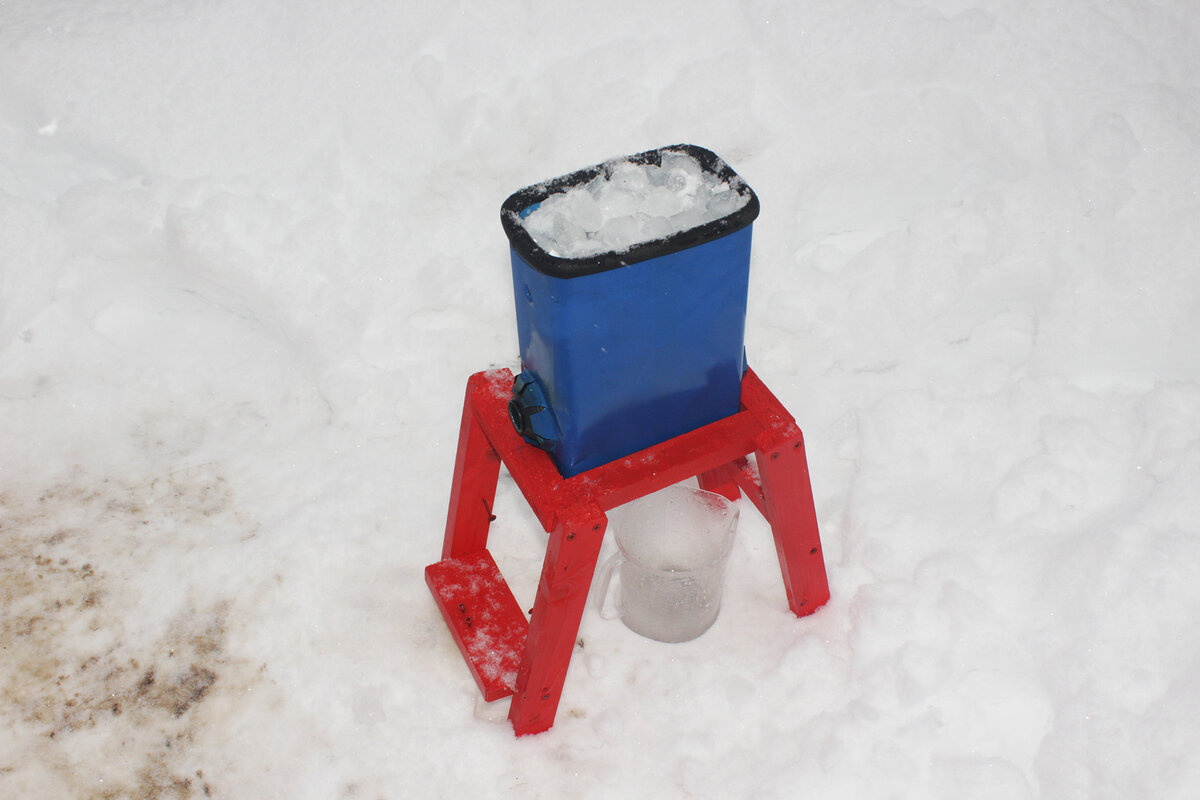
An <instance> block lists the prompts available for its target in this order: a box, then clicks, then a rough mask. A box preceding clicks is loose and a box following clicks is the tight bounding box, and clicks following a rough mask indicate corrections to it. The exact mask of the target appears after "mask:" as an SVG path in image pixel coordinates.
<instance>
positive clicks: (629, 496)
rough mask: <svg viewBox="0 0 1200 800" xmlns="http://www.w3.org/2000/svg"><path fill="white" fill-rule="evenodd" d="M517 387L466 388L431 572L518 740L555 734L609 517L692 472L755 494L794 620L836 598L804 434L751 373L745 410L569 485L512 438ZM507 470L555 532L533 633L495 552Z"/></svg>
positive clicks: (502, 383)
mask: <svg viewBox="0 0 1200 800" xmlns="http://www.w3.org/2000/svg"><path fill="white" fill-rule="evenodd" d="M512 382H513V376H512V373H511V372H509V371H508V370H492V371H488V372H480V373H476V374H475V375H472V376H471V378H470V380H469V381H468V382H467V397H466V402H465V403H464V405H463V418H462V427H461V430H460V431H459V440H458V454H457V457H456V461H455V466H454V481H453V484H452V486H451V491H450V513H449V515H448V518H447V521H446V534H445V539H444V542H443V546H442V559H441V561H439V562H437V563H436V564H432V565H430V566H429V567H428V568H427V569H426V571H425V574H426V582H427V583H428V584H429V588H430V590H431V591H432V592H433V596H434V599H435V600H436V602H437V604H438V608H439V609H441V612H442V616H443V617H444V618H445V619H446V623H447V625H449V627H450V631H451V633H452V634H453V636H454V640H455V642H456V643H457V644H458V646H459V649H460V650H461V651H462V654H463V657H464V659H465V660H466V662H467V665H468V667H469V668H470V670H471V674H472V675H473V676H474V677H475V681H476V683H477V684H478V685H479V690H480V692H482V694H483V696H484V699H485V700H488V701H491V700H495V699H498V698H500V697H505V696H507V695H508V694H512V695H513V702H512V706H511V708H510V710H509V720H510V722H511V723H512V726H513V730H514V731H515V732H516V733H517V734H518V735H521V734H527V733H538V732H540V731H544V730H546V729H548V728H549V727H550V726H552V725H553V724H554V715H555V712H556V711H557V708H558V701H559V699H560V697H561V695H562V687H563V682H564V681H565V679H566V674H567V667H568V666H569V664H570V660H571V653H572V651H573V649H574V646H575V640H576V636H577V634H578V631H579V622H580V619H581V618H582V615H583V609H584V606H585V605H586V604H587V596H588V591H589V589H590V587H591V581H592V575H593V573H594V571H595V568H596V559H597V558H598V556H599V554H600V544H601V542H602V541H603V538H604V529H605V527H606V525H607V522H608V521H607V518H606V516H605V514H604V512H605V511H608V510H610V509H613V508H616V507H617V506H619V505H622V504H624V503H628V502H630V501H631V500H636V499H637V498H639V497H642V496H644V495H647V494H650V493H651V492H655V491H658V490H659V489H664V488H666V487H668V486H671V485H673V484H676V483H678V482H680V481H682V480H686V479H688V478H691V477H693V476H697V477H698V480H699V483H700V486H701V487H702V488H704V489H707V490H709V491H713V492H719V493H720V494H722V495H724V496H726V497H728V498H730V499H731V500H733V499H737V498H738V496H739V495H740V493H741V492H745V494H746V496H747V497H748V498H749V499H750V500H751V502H753V504H754V505H755V507H756V508H758V510H759V511H760V512H761V513H762V514H763V516H764V517H766V519H767V521H768V522H769V523H770V525H771V531H772V534H773V536H774V539H775V548H776V553H777V555H778V556H779V565H780V570H781V573H782V576H783V582H784V588H785V590H786V592H787V598H788V605H789V607H790V608H791V610H792V611H793V612H794V613H795V614H796V615H797V616H803V615H805V614H811V613H812V612H813V611H815V610H816V609H817V608H819V607H820V606H821V605H822V604H824V603H825V601H827V600H828V599H829V584H828V581H827V578H826V574H825V562H824V559H823V558H822V555H821V540H820V535H819V532H818V530H817V519H816V511H815V509H814V507H813V499H812V488H811V486H810V484H809V477H808V464H807V460H806V458H805V454H804V437H803V434H802V433H801V432H800V429H799V428H798V427H797V426H796V423H795V420H793V419H792V417H791V415H790V414H788V412H787V410H786V409H785V408H784V407H783V406H782V405H781V404H780V403H779V401H778V400H777V399H775V396H774V395H772V394H771V392H770V391H769V390H768V389H767V387H766V386H765V385H763V383H762V382H761V381H760V380H759V379H758V377H757V376H756V375H755V374H754V373H753V372H752V371H747V372H746V375H745V377H744V378H743V381H742V407H741V410H740V411H739V412H738V413H737V414H733V415H731V416H729V417H726V418H724V419H721V420H718V421H716V422H714V423H712V424H710V425H705V426H704V427H702V428H698V429H696V430H694V431H691V432H689V433H685V434H683V435H682V436H677V437H675V438H674V439H669V440H667V441H665V442H662V443H660V444H658V445H655V446H654V447H650V448H647V449H646V450H642V451H640V452H637V453H634V454H632V455H630V456H628V457H626V458H622V459H618V460H616V461H612V462H609V463H608V464H604V465H601V466H599V467H596V468H595V469H592V470H588V471H587V472H584V473H581V474H579V475H576V476H574V477H571V478H563V477H562V475H561V474H560V473H559V472H558V469H557V467H555V466H554V462H553V461H551V459H550V456H549V455H548V454H547V453H545V452H544V451H542V450H539V449H538V448H536V447H533V446H532V445H530V444H528V443H526V442H525V440H524V439H522V438H521V436H520V435H519V434H518V433H517V432H516V431H515V430H514V429H513V427H512V423H511V422H510V420H509V416H508V398H509V392H510V390H511V388H512ZM751 453H753V454H754V462H753V463H752V462H751V461H750V460H749V459H748V458H747V456H749V455H750V454H751ZM501 463H503V464H504V465H505V466H506V467H507V468H508V471H509V473H510V474H511V475H512V477H513V480H514V481H515V482H516V484H517V486H518V487H519V488H520V490H521V492H522V494H524V495H525V499H526V501H527V502H528V503H529V505H530V507H531V508H532V509H533V511H534V513H535V514H536V515H537V518H538V520H539V521H540V522H541V523H542V525H543V526H544V527H545V529H546V531H548V532H549V534H550V539H549V543H548V544H547V547H546V558H545V561H544V563H543V565H542V576H541V580H540V581H539V583H538V591H537V598H536V600H535V601H534V607H533V616H532V618H531V619H530V620H529V622H528V623H526V621H525V616H524V614H522V612H521V610H520V608H519V606H518V605H517V602H516V600H515V599H513V595H512V592H511V591H510V590H509V588H508V585H507V583H505V581H504V578H503V576H501V574H500V571H499V569H497V568H496V563H495V561H494V560H493V559H492V556H491V554H490V553H489V552H488V551H487V539H488V529H489V526H490V524H491V521H492V519H494V517H493V516H492V504H493V501H494V500H495V496H496V483H497V480H498V478H499V475H500V464H501Z"/></svg>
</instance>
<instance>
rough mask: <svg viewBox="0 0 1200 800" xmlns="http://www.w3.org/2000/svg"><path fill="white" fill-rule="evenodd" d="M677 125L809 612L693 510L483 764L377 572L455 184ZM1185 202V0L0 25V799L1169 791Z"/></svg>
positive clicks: (466, 207)
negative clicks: (637, 598) (718, 606)
mask: <svg viewBox="0 0 1200 800" xmlns="http://www.w3.org/2000/svg"><path fill="white" fill-rule="evenodd" d="M677 142H692V143H695V144H699V145H702V146H704V147H708V148H710V149H712V150H714V151H715V152H717V153H718V154H719V155H721V156H722V157H724V158H725V159H726V160H727V161H728V162H729V163H730V164H731V165H732V166H733V168H734V169H735V170H737V172H738V173H739V174H740V175H742V176H743V177H744V178H745V179H746V180H747V182H748V183H749V184H750V185H751V186H752V187H753V188H754V190H755V191H756V192H757V194H758V196H759V198H760V200H761V202H762V214H761V216H760V217H759V219H758V221H757V223H756V224H755V232H754V236H755V244H754V254H753V261H752V269H751V288H750V308H749V321H748V326H747V347H748V352H749V355H750V360H751V362H752V363H753V365H754V367H755V369H756V371H757V372H758V373H759V374H760V375H761V376H762V377H763V379H764V380H765V381H766V382H767V383H768V385H770V386H771V387H772V388H773V389H774V390H775V392H776V393H777V394H778V395H779V397H780V399H781V400H782V401H783V402H784V403H785V405H787V406H788V408H789V409H790V410H791V411H792V413H793V414H794V415H795V416H796V418H797V420H798V421H799V422H800V424H801V426H802V427H803V428H804V430H805V433H806V436H807V441H808V447H809V459H810V466H811V470H812V476H813V487H814V491H815V495H816V501H817V509H818V513H819V516H820V522H821V526H822V533H823V539H824V544H825V548H826V557H827V562H828V568H829V574H830V580H831V587H832V592H833V598H832V600H831V602H830V603H829V604H828V606H827V607H825V608H824V609H822V610H821V611H820V612H819V613H817V614H815V615H814V616H811V617H807V618H804V619H797V618H795V617H793V616H791V615H790V614H789V613H788V612H787V609H786V606H785V601H784V595H783V589H782V585H781V582H780V580H779V576H778V567H777V564H776V562H775V555H774V552H773V547H772V545H771V540H770V533H769V531H768V529H767V527H766V525H765V523H763V521H762V519H761V518H760V517H759V516H758V515H757V513H756V512H755V511H754V509H753V508H752V507H751V506H749V505H745V501H742V502H743V504H744V505H743V507H742V509H741V510H742V514H741V516H742V521H741V526H740V529H739V532H738V539H737V541H736V544H735V549H734V552H733V555H732V561H731V564H730V570H729V578H728V586H727V595H726V601H725V605H724V607H723V609H722V613H721V616H720V618H719V619H718V620H717V623H716V625H715V626H714V627H713V628H712V629H711V630H710V631H709V632H708V633H707V634H705V635H704V636H703V637H701V638H699V639H697V640H695V641H693V642H688V643H685V644H679V645H664V644H660V643H657V642H652V641H649V640H645V639H642V638H639V637H638V636H636V635H635V634H633V633H631V632H630V631H628V630H627V629H626V628H624V627H623V626H622V625H621V624H620V623H619V622H615V621H607V620H603V619H601V618H600V617H599V616H597V615H596V614H595V613H594V612H591V611H589V612H588V614H587V615H586V616H585V618H584V622H583V627H582V629H581V637H582V639H583V644H582V646H581V647H580V649H579V650H578V651H577V652H576V654H575V657H574V660H573V662H572V668H571V672H570V674H569V676H568V679H567V685H566V689H565V692H564V696H563V701H562V705H561V707H560V709H559V715H558V721H557V724H556V725H555V726H554V728H553V729H551V730H550V731H549V732H548V733H545V734H542V735H538V736H533V737H523V738H521V739H516V738H514V737H513V736H512V733H511V729H510V728H509V727H508V725H507V723H505V722H503V721H500V722H497V721H495V719H496V717H498V716H502V713H503V712H502V710H500V711H499V713H498V711H497V709H494V708H489V707H482V706H480V705H478V704H477V701H476V697H477V692H476V689H475V687H474V684H473V682H472V680H471V678H470V676H469V674H468V672H467V670H466V668H465V666H464V665H463V663H462V661H461V659H460V657H459V655H458V652H457V650H456V649H455V646H454V644H453V641H452V640H451V638H450V635H449V633H448V632H447V630H446V628H445V626H444V624H443V622H442V620H441V618H440V616H439V615H438V612H437V610H436V608H435V606H434V604H433V601H432V599H431V598H430V596H429V593H428V591H427V589H426V587H425V584H424V581H423V576H422V570H423V569H424V567H425V565H426V564H428V563H430V562H431V561H434V560H436V558H437V557H438V554H439V552H440V547H441V535H442V527H443V525H444V517H445V513H446V504H447V498H448V492H449V481H450V473H451V467H452V462H453V456H454V445H455V440H456V436H457V432H458V421H459V413H460V408H461V400H462V392H463V388H464V385H465V380H466V377H467V376H468V375H469V374H470V373H472V372H475V371H477V370H480V369H485V368H488V367H490V366H496V365H499V366H513V365H514V363H513V362H514V359H515V356H516V331H515V321H514V312H513V308H512V296H511V291H512V290H511V284H510V282H509V266H508V254H507V242H506V240H505V238H504V235H503V232H502V230H501V228H500V223H499V218H498V217H499V207H500V204H501V202H502V201H503V200H504V198H505V197H507V196H508V194H509V193H511V192H513V191H515V190H516V189H518V188H521V187H523V186H526V185H528V184H531V183H533V182H536V181H538V180H541V179H544V178H549V177H553V176H555V175H560V174H564V173H566V172H569V171H571V170H573V169H577V168H580V167H583V166H587V165H590V164H594V163H596V162H598V161H600V160H602V159H605V158H609V157H612V156H618V155H622V154H625V153H635V152H640V151H642V150H646V149H649V148H652V147H657V146H661V145H666V144H674V143H677ZM1197 187H1200V7H1198V6H1197V5H1195V4H1194V3H1190V2H1187V0H1180V1H1179V2H1142V1H1141V0H1110V2H1102V3H1084V2H1056V3H1040V2H1021V1H1018V2H1000V0H994V1H993V2H988V0H947V2H940V3H920V2H900V1H898V0H879V1H877V2H876V1H869V2H862V3H849V2H837V3H827V2H775V1H773V0H749V1H748V2H695V3H686V4H684V3H678V4H670V3H658V2H647V0H636V2H635V1H633V0H614V1H613V2H607V3H591V4H577V5H569V4H563V3H561V2H535V0H523V1H522V2H512V3H464V2H437V3H435V2H424V3H416V2H410V3H388V2H382V1H380V2H367V1H366V0H364V2H359V3H344V4H338V3H334V4H330V3H318V2H311V1H310V0H287V1H286V2H285V1H284V0H273V1H269V0H256V1H251V0H242V1H239V2H233V1H232V0H227V1H226V2H208V3H200V2H177V1H176V0H96V1H95V2H86V3H85V2H71V1H69V0H5V1H4V2H0V796H2V797H5V798H9V797H11V798H35V797H36V798H43V797H44V798H59V797H78V798H118V797H121V798H124V797H134V798H155V797H165V798H174V797H180V798H182V797H196V798H199V797H209V796H211V797H219V798H370V800H375V798H382V797H386V798H401V797H447V798H457V797H505V798H563V797H588V798H607V797H621V798H628V797H681V798H687V797H695V798H730V797H745V798H791V797H796V796H799V795H804V796H811V797H822V798H834V797H837V798H841V797H844V798H863V797H872V798H884V797H887V798H892V797H896V798H909V797H911V798H956V799H957V798H1121V799H1122V800H1124V799H1126V798H1150V797H1153V798H1191V797H1196V796H1200V760H1198V759H1197V757H1196V753H1197V751H1198V750H1200V630H1198V628H1197V625H1196V622H1197V620H1198V619H1200V522H1198V520H1200V499H1198V498H1200V494H1198V493H1197V489H1196V487H1197V486H1198V485H1200V273H1198V272H1197V259H1198V255H1200V225H1197V220H1200V193H1198V190H1197ZM496 513H497V515H498V517H499V518H498V520H497V521H496V523H495V527H494V529H493V533H492V549H493V552H494V553H495V554H496V557H497V559H498V561H499V562H500V566H501V568H502V569H503V570H504V572H505V574H506V576H507V577H508V579H509V582H510V583H511V584H512V585H513V588H514V591H515V592H516V593H517V596H518V599H519V600H521V601H522V602H526V601H527V600H531V599H532V597H533V592H534V588H535V583H536V579H537V574H538V571H539V568H540V559H541V555H542V552H543V548H544V542H545V535H544V533H543V532H542V531H541V530H540V528H539V527H538V525H537V524H536V522H535V521H534V519H533V517H532V515H531V514H530V513H529V512H528V511H527V510H526V508H525V507H524V504H523V501H522V499H521V498H520V496H519V493H518V492H517V491H516V490H515V488H514V486H513V484H512V482H511V480H509V479H507V478H502V481H501V486H500V495H499V497H498V499H497V506H496Z"/></svg>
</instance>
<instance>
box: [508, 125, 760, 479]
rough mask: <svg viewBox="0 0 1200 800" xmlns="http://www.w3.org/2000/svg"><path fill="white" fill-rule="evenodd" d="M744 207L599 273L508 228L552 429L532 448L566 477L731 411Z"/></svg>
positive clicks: (524, 332)
mask: <svg viewBox="0 0 1200 800" xmlns="http://www.w3.org/2000/svg"><path fill="white" fill-rule="evenodd" d="M667 149H674V148H667ZM697 149H698V148H697ZM703 152H705V153H707V152H708V151H703ZM709 155H711V154H709ZM713 158H714V159H715V158H716V157H715V156H713ZM721 163H722V167H723V162H721ZM723 168H724V169H725V170H726V171H728V168H727V167H723ZM729 174H732V173H731V172H730V173H729ZM738 181H739V182H740V179H738ZM559 185H561V181H560V182H559ZM742 186H743V188H744V189H745V191H746V192H747V193H749V194H750V195H751V197H752V198H753V193H751V192H750V190H749V187H745V186H744V184H742ZM527 191H528V190H526V192H527ZM514 197H517V195H514ZM753 199H754V204H753V209H752V213H751V215H750V220H752V219H753V216H754V215H756V214H757V211H758V205H757V199H756V198H753ZM510 200H511V198H510ZM508 205H509V204H506V207H507V206H508ZM740 214H741V216H742V217H743V219H742V222H741V225H740V226H734V225H729V224H725V225H724V226H722V225H716V226H712V227H711V228H710V230H709V232H708V233H709V235H708V239H707V240H706V241H701V242H700V243H695V239H696V236H695V235H694V234H693V235H692V236H691V237H690V238H687V237H683V238H682V239H681V240H680V241H678V242H677V243H676V244H675V245H674V246H671V242H670V241H667V242H666V244H667V245H668V246H666V247H664V246H663V242H658V243H656V244H655V245H654V246H652V247H651V248H647V249H646V250H645V251H644V252H649V253H652V254H654V255H653V257H650V258H644V259H643V260H636V261H632V263H618V264H617V265H616V266H611V265H606V266H605V267H604V268H602V269H601V270H600V271H589V270H574V271H572V270H571V269H570V267H571V265H570V264H569V263H568V264H566V265H565V266H566V268H564V269H550V270H547V269H546V268H545V266H546V265H545V261H546V254H545V253H544V252H532V253H530V252H529V250H530V243H529V242H528V240H527V237H526V240H522V241H518V240H517V239H516V237H514V236H512V235H510V237H509V238H510V241H511V242H512V245H513V246H512V248H511V257H512V272H513V291H514V296H515V298H516V310H517V331H518V338H519V342H520V349H521V365H522V369H523V370H524V371H525V376H526V378H527V379H529V378H531V379H533V380H536V382H537V383H538V384H539V387H540V390H541V392H540V396H541V397H543V398H544V399H545V401H546V402H547V403H548V408H547V409H545V410H544V411H542V412H539V413H541V414H546V413H548V414H550V415H552V417H553V421H554V423H555V426H554V427H556V429H557V433H558V435H559V436H558V438H557V440H554V441H552V442H546V441H540V442H539V446H542V447H545V448H546V449H547V450H549V452H550V454H551V456H552V458H553V459H554V462H555V464H556V465H557V466H558V468H559V471H560V472H561V473H562V474H563V475H564V476H565V477H571V476H572V475H575V474H578V473H580V472H583V471H585V470H588V469H591V468H592V467H596V466H599V465H601V464H604V463H607V462H608V461H612V460H615V459H617V458H621V457H624V456H626V455H628V454H630V453H633V452H635V451H637V450H641V449H643V448H646V447H650V446H651V445H654V444H657V443H659V442H661V441H664V440H666V439H669V438H671V437H673V436H677V435H679V434H681V433H686V432H687V431H690V430H693V429H695V428H698V427H700V426H702V425H706V424H708V423H710V422H714V421H716V420H718V419H721V418H722V417H726V416H728V415H730V414H734V413H736V412H737V411H738V404H739V399H740V393H741V379H742V374H743V372H744V369H745V364H744V356H743V341H744V334H745V322H746V294H747V287H748V283H749V266H750V239H751V228H752V226H751V225H750V224H749V222H747V221H745V219H744V218H745V217H746V212H745V210H743V211H742V212H740ZM730 227H736V229H735V230H733V231H732V232H726V231H727V230H728V229H729V228H730ZM507 228H508V226H507V225H506V229H507ZM522 250H525V251H526V252H525V253H523V252H522ZM526 253H529V256H530V257H526ZM626 255H631V254H626ZM533 263H538V265H539V266H541V267H542V269H538V268H535V267H534V266H533ZM552 266H557V265H552ZM551 272H554V273H557V274H550V273H551ZM580 273H583V274H580ZM564 276H565V277H564ZM517 416H519V415H517ZM514 419H516V417H514ZM542 419H543V422H542V427H541V428H540V429H541V430H549V429H551V428H549V427H548V426H547V425H546V424H545V421H544V417H543V418H542Z"/></svg>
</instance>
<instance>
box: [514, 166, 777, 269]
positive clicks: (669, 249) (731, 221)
mask: <svg viewBox="0 0 1200 800" xmlns="http://www.w3.org/2000/svg"><path fill="white" fill-rule="evenodd" d="M672 152H674V153H686V154H687V155H690V156H691V157H692V158H694V159H696V160H697V161H698V162H700V166H701V167H703V168H704V170H705V171H706V172H709V173H713V174H715V175H716V176H717V177H719V178H721V180H723V181H725V182H726V183H728V184H729V187H730V188H731V189H733V190H735V191H736V192H737V193H738V194H740V195H742V196H743V197H745V196H747V195H748V196H749V198H750V199H749V200H748V201H747V203H746V205H744V206H742V207H741V208H740V209H738V210H737V211H735V212H733V213H732V214H729V215H728V216H725V217H722V218H721V219H718V220H714V221H713V222H709V223H706V224H704V225H701V226H699V227H696V228H692V229H690V230H686V231H681V232H679V233H676V234H673V235H671V236H668V237H666V238H665V239H656V240H654V241H652V242H646V243H644V244H639V245H635V246H634V247H631V248H630V249H628V250H625V251H623V252H620V253H601V254H599V255H594V256H588V257H587V258H560V257H558V256H553V255H550V254H549V253H547V252H546V251H545V250H543V249H542V248H541V247H540V246H539V245H538V244H537V242H535V241H534V240H533V237H531V236H530V235H529V232H528V231H526V230H525V226H524V225H522V224H521V220H520V214H521V212H522V211H524V210H525V209H527V208H529V207H530V206H531V205H534V204H535V203H540V202H542V201H543V200H545V199H546V198H547V197H549V196H550V195H552V194H555V193H557V192H563V191H566V190H568V189H572V188H574V187H576V186H581V185H584V184H587V183H588V182H590V181H591V180H592V179H593V178H595V177H596V176H597V175H600V174H601V172H604V173H605V174H607V175H611V174H612V170H613V167H614V166H616V165H617V164H620V163H621V162H624V161H631V162H633V163H635V164H653V165H655V166H658V165H660V164H661V163H662V156H663V153H672ZM758 211H759V206H758V196H757V195H756V194H754V190H753V189H751V188H750V186H749V185H748V184H747V183H746V182H745V181H744V180H742V178H741V176H739V175H738V174H737V173H736V172H734V171H733V169H731V168H730V166H729V165H728V164H726V163H725V161H724V160H723V159H722V158H721V157H720V156H718V155H717V154H716V153H714V152H712V151H711V150H706V149H704V148H703V147H698V146H696V145H694V144H676V145H670V146H668V147H659V148H656V149H654V150H647V151H646V152H644V153H637V154H636V155H632V156H624V157H622V158H614V159H611V160H609V161H605V162H603V163H601V164H596V165H595V166H591V167H587V168H586V169H581V170H578V171H576V172H572V173H570V174H569V175H563V176H561V177H558V178H552V179H551V180H548V181H543V182H542V183H536V184H534V185H533V186H527V187H525V188H524V189H521V190H520V191H518V192H515V193H513V194H512V195H510V196H509V198H508V199H507V200H505V201H504V204H503V205H502V206H501V207H500V224H501V225H503V226H504V233H505V235H506V236H508V241H509V243H510V244H511V245H512V247H513V249H514V250H516V251H517V254H518V255H520V256H521V258H523V259H525V261H527V262H528V263H529V265H530V266H531V267H533V268H534V269H536V270H537V271H538V272H541V273H543V274H546V275H549V276H550V277H552V278H578V277H581V276H583V275H592V274H594V273H597V272H606V271H608V270H612V269H618V268H619V267H625V266H628V265H630V264H636V263H637V262H639V261H646V260H648V259H651V258H657V257H658V256H662V255H667V254H669V253H675V252H678V251H680V250H684V249H686V248H688V247H694V246H696V245H699V244H705V243H707V242H711V241H713V240H714V239H719V238H721V237H722V236H725V235H727V234H730V233H734V232H735V231H739V230H741V229H742V228H745V227H746V226H747V225H749V224H750V223H752V222H754V220H755V219H756V218H757V217H758Z"/></svg>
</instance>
